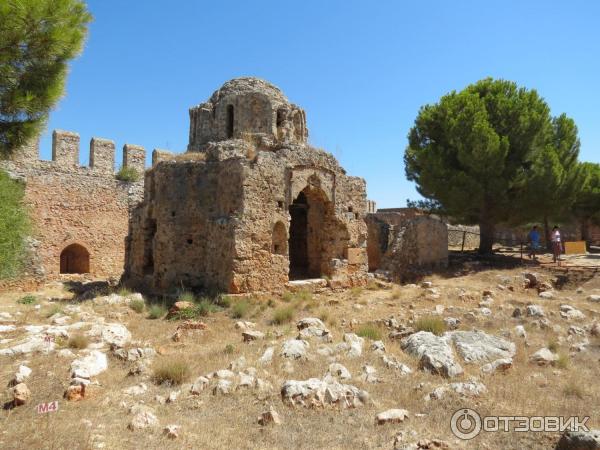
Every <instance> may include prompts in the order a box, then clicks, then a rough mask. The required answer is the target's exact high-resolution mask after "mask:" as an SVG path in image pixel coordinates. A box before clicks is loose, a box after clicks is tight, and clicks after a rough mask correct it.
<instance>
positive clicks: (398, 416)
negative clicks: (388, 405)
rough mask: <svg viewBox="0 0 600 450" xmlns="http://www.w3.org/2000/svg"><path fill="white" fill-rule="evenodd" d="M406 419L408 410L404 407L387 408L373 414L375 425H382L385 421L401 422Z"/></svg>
mask: <svg viewBox="0 0 600 450" xmlns="http://www.w3.org/2000/svg"><path fill="white" fill-rule="evenodd" d="M406 419H408V411H407V410H405V409H388V410H387V411H384V412H380V413H379V414H377V415H376V416H375V422H376V423H377V425H383V424H385V423H402V422H404V421H405V420H406Z"/></svg>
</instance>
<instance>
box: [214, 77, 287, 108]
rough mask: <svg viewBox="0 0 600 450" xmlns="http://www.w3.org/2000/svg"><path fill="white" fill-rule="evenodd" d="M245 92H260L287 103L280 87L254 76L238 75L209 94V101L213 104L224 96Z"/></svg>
mask: <svg viewBox="0 0 600 450" xmlns="http://www.w3.org/2000/svg"><path fill="white" fill-rule="evenodd" d="M245 94H262V95H265V96H267V97H269V98H270V99H272V100H274V101H276V102H278V103H289V101H288V99H287V98H286V96H285V95H284V94H283V92H281V89H279V88H278V87H277V86H275V85H273V84H271V83H269V82H268V81H265V80H261V79H260V78H255V77H240V78H234V79H232V80H229V81H227V82H225V83H224V84H223V86H221V87H220V88H219V89H217V90H216V91H215V92H214V93H213V94H212V95H211V97H210V100H209V101H210V102H211V103H213V104H214V103H218V102H219V100H221V99H223V98H226V97H230V96H240V95H245Z"/></svg>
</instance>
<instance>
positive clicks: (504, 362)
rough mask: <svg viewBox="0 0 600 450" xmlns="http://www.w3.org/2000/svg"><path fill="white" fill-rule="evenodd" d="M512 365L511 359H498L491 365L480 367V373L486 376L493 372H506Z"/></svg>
mask: <svg viewBox="0 0 600 450" xmlns="http://www.w3.org/2000/svg"><path fill="white" fill-rule="evenodd" d="M512 364H513V360H512V358H500V359H496V360H495V361H492V362H491V363H488V364H485V365H484V366H483V367H481V371H482V372H483V373H488V374H491V373H494V372H506V371H507V370H508V369H510V368H511V367H512Z"/></svg>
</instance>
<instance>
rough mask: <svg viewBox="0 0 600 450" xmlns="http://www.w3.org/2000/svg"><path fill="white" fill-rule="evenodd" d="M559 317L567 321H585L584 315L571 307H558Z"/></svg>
mask: <svg viewBox="0 0 600 450" xmlns="http://www.w3.org/2000/svg"><path fill="white" fill-rule="evenodd" d="M560 316H561V317H562V318H563V319H567V320H572V319H576V320H582V319H585V314H583V313H582V312H581V311H579V310H578V309H576V308H573V307H572V306H571V305H560Z"/></svg>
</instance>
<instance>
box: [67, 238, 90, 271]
mask: <svg viewBox="0 0 600 450" xmlns="http://www.w3.org/2000/svg"><path fill="white" fill-rule="evenodd" d="M89 272H90V253H89V252H88V251H87V249H86V248H85V247H84V246H83V245H79V244H71V245H69V246H67V247H65V249H64V250H63V251H62V252H61V253H60V273H89Z"/></svg>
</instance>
